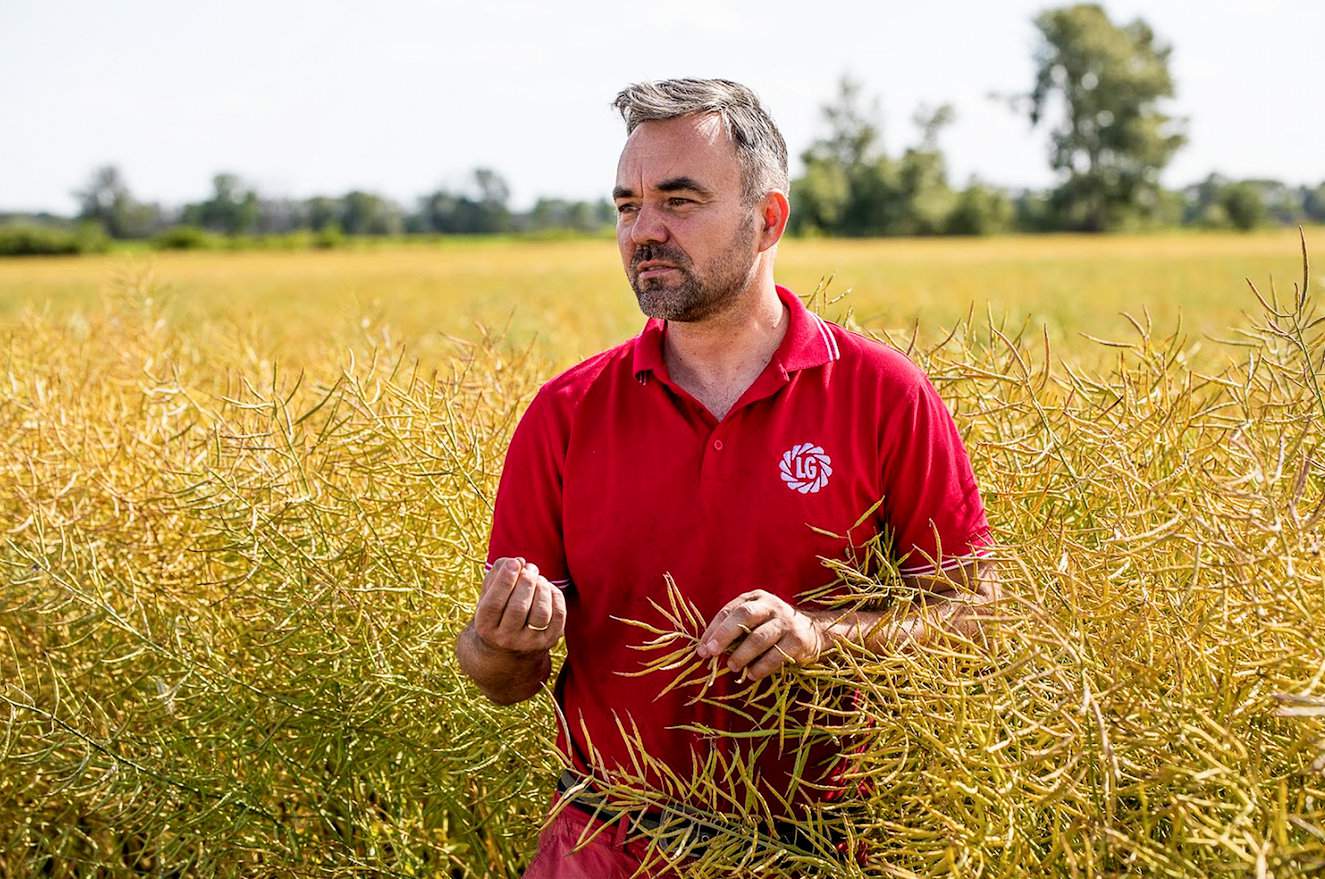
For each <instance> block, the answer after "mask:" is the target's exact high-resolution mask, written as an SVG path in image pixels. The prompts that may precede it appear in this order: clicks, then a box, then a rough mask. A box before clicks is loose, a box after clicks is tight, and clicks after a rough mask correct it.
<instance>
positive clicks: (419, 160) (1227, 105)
mask: <svg viewBox="0 0 1325 879" xmlns="http://www.w3.org/2000/svg"><path fill="white" fill-rule="evenodd" d="M1048 5H1051V4H1047V3H1044V2H1023V0H998V2H996V3H991V2H982V0H963V2H957V0H928V2H924V3H914V2H897V0H874V2H871V3H861V2H837V0H815V2H806V0H797V2H781V0H763V2H760V3H758V4H753V3H748V2H747V3H741V4H736V3H728V2H724V0H695V2H692V0H670V2H665V3H656V4H642V3H619V2H617V3H609V2H600V0H587V2H577V0H563V2H556V3H554V2H502V0H487V2H475V0H465V2H449V0H446V2H441V0H433V2H426V0H377V2H367V0H363V2H352V3H351V2H338V0H320V2H315V3H314V2H285V0H265V2H252V0H229V2H226V3H206V4H204V3H191V2H179V0H170V2H161V0H122V2H116V3H106V2H87V0H84V2H70V0H0V210H51V211H55V212H58V213H70V212H73V211H74V210H75V201H74V199H73V197H72V195H71V193H72V191H73V190H75V189H77V188H78V187H79V186H80V185H81V184H82V183H83V182H84V181H85V180H86V179H87V178H88V176H89V175H90V173H91V171H92V169H93V168H95V167H97V166H98V165H102V164H106V163H112V164H116V165H118V166H119V167H120V169H121V170H122V172H123V173H124V175H125V177H126V179H127V181H128V183H129V186H130V188H131V189H132V191H133V193H134V195H135V196H136V197H138V198H139V199H142V200H147V201H160V202H163V203H165V204H171V205H174V204H180V203H183V202H185V201H190V200H197V199H200V198H203V197H205V196H206V195H207V193H208V192H209V191H210V181H211V177H212V175H213V174H214V173H216V172H218V171H231V172H234V173H237V174H239V175H240V176H241V177H242V178H244V179H245V180H246V181H248V182H250V183H251V184H253V185H255V186H257V188H258V189H259V191H261V192H262V193H263V194H265V195H270V196H288V197H307V196H310V195H314V194H328V195H335V194H341V193H344V192H346V191H348V190H350V189H354V188H359V189H366V190H370V191H374V192H380V193H382V194H384V195H388V196H390V197H392V198H395V199H397V200H399V201H401V202H402V203H403V204H405V205H406V206H410V205H412V204H413V202H414V200H415V198H416V197H417V196H419V195H421V194H423V193H425V192H429V191H432V190H434V189H436V188H437V187H438V186H450V187H455V186H458V185H460V184H462V183H463V181H464V180H465V178H466V176H467V174H468V172H469V170H470V169H472V168H473V167H475V166H479V165H483V166H488V167H491V168H495V169H496V170H497V171H499V172H500V173H501V174H502V175H503V176H504V177H505V178H506V179H507V180H508V181H509V183H510V184H511V189H512V196H513V197H512V202H513V204H514V206H515V207H517V208H523V207H527V206H528V205H529V204H531V203H532V201H533V200H534V199H535V198H536V197H537V196H540V195H549V196H562V197H572V198H600V197H607V196H608V195H609V193H610V190H611V186H612V180H613V175H614V173H615V169H616V160H617V156H618V155H619V153H620V149H621V145H622V142H623V141H624V138H625V132H624V128H623V125H622V123H621V120H620V117H619V116H617V115H616V114H615V111H613V110H612V109H611V107H610V104H611V101H612V98H613V97H614V96H615V94H616V92H617V91H618V90H619V89H620V88H622V87H623V86H624V85H626V84H628V83H631V82H636V81H639V80H645V79H661V78H666V77H672V76H720V77H725V78H728V79H735V80H738V81H740V82H743V83H745V84H746V85H749V86H750V87H752V88H753V89H754V90H755V91H756V92H757V93H758V94H759V95H760V98H761V100H762V101H763V102H764V104H765V106H766V107H767V108H768V110H769V111H770V113H771V114H772V115H773V118H774V119H775V120H776V121H777V123H778V125H779V127H780V128H781V129H782V132H783V135H784V137H785V138H786V140H787V144H788V147H789V149H790V151H791V153H792V155H793V161H792V172H793V174H794V173H795V172H796V170H797V167H798V164H799V162H798V159H797V158H795V157H796V156H798V155H799V153H800V152H801V151H802V150H804V149H805V147H806V146H808V145H809V144H810V142H811V141H812V140H813V139H814V138H815V137H816V135H818V134H819V133H821V132H822V130H823V126H822V122H821V117H820V109H819V108H820V106H821V105H822V104H823V103H824V102H825V101H827V100H828V99H830V98H831V97H832V96H833V95H834V93H835V91H836V83H837V81H838V80H839V78H840V77H841V76H842V75H843V74H850V75H852V76H853V77H855V78H857V79H858V80H860V81H861V82H862V83H863V84H864V86H865V88H866V90H867V92H868V93H870V94H875V95H878V96H879V98H880V102H881V107H882V121H883V130H884V143H885V147H886V148H887V149H888V150H889V151H890V152H891V153H893V154H897V153H899V152H900V151H901V150H902V149H903V148H905V147H906V146H907V145H909V144H911V143H912V142H914V140H915V139H916V134H915V129H914V126H913V125H912V123H911V121H910V120H911V117H912V114H913V113H914V112H915V110H916V109H917V107H918V106H920V105H922V104H927V105H931V106H933V105H937V104H939V103H943V102H948V103H951V104H952V105H953V106H954V108H955V109H956V112H957V119H956V122H955V123H954V124H953V125H952V126H951V127H950V128H948V129H947V130H946V131H945V132H944V135H943V137H942V139H941V141H940V144H941V146H942V147H943V149H944V150H945V152H946V154H947V156H948V159H949V168H950V176H951V179H952V180H953V181H954V182H955V183H957V184H964V183H965V182H966V181H967V179H968V178H969V177H970V176H971V175H978V176H980V177H981V178H982V179H984V180H987V181H991V182H995V183H998V184H1002V185H1006V186H1047V185H1049V184H1051V183H1052V182H1053V180H1054V177H1053V175H1052V172H1051V171H1050V169H1049V167H1048V158H1047V155H1048V153H1047V149H1048V148H1047V132H1046V131H1045V130H1044V129H1043V128H1041V129H1039V130H1032V129H1031V128H1030V126H1029V123H1028V122H1027V120H1026V119H1025V118H1024V117H1021V116H1017V115H1015V114H1014V113H1013V112H1011V111H1010V110H1008V109H1007V107H1006V106H1005V105H1004V104H1002V103H1000V102H999V101H997V100H994V99H992V98H991V97H990V95H991V93H1004V94H1008V93H1017V92H1023V93H1024V92H1026V91H1028V90H1029V88H1030V86H1031V79H1032V60H1031V52H1032V49H1033V47H1034V45H1035V31H1034V28H1033V26H1032V24H1031V19H1032V17H1033V16H1034V15H1035V13H1036V12H1038V11H1040V10H1041V9H1043V8H1045V7H1046V6H1048ZM1105 8H1106V9H1107V11H1108V12H1109V14H1110V15H1111V16H1112V17H1113V19H1114V20H1115V21H1125V20H1130V19H1131V18H1133V17H1135V16H1137V15H1142V16H1143V17H1144V18H1145V19H1146V20H1147V21H1148V22H1149V23H1150V24H1151V26H1152V27H1153V28H1154V29H1155V30H1156V32H1157V33H1158V34H1159V35H1160V37H1161V38H1162V39H1164V40H1166V41H1168V42H1170V43H1171V44H1172V45H1173V46H1174V52H1173V58H1172V70H1173V73H1174V76H1175V79H1176V83H1177V95H1176V98H1175V100H1174V101H1172V102H1171V103H1170V105H1169V107H1168V109H1169V110H1170V111H1171V112H1173V113H1175V114H1176V115H1179V116H1183V117H1186V118H1187V119H1188V128H1187V131H1188V135H1189V138H1190V142H1189V144H1188V146H1187V147H1186V148H1184V149H1183V150H1182V151H1181V152H1180V153H1178V155H1177V157H1176V158H1175V159H1174V160H1173V162H1172V163H1171V164H1170V166H1169V168H1168V169H1167V170H1166V171H1165V174H1164V177H1163V179H1164V182H1165V183H1166V184H1168V185H1170V186H1180V185H1184V184H1186V183H1189V182H1193V181H1195V180H1198V179H1200V178H1203V177H1204V176H1205V175H1206V174H1207V173H1209V172H1211V171H1218V172H1220V173H1223V174H1225V175H1228V176H1232V177H1276V178H1279V179H1283V180H1286V181H1287V182H1290V183H1312V184H1315V183H1319V182H1321V181H1322V180H1325V113H1321V112H1319V109H1318V108H1319V104H1320V100H1321V99H1320V97H1319V94H1318V91H1319V87H1320V84H1321V83H1322V82H1325V52H1321V51H1320V45H1321V38H1322V37H1323V36H1325V3H1321V2H1320V0H1293V2H1289V0H1256V2H1252V0H1242V2H1227V3H1218V4H1213V3H1197V2H1193V0H1181V2H1180V0H1147V2H1130V0H1129V2H1123V0H1119V2H1106V3H1105Z"/></svg>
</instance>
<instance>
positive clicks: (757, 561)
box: [457, 79, 998, 877]
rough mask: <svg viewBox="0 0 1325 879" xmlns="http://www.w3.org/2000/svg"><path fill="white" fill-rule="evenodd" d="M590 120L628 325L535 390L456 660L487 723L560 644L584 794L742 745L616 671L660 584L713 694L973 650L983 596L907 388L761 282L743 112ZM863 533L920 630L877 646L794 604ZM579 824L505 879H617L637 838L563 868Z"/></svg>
mask: <svg viewBox="0 0 1325 879" xmlns="http://www.w3.org/2000/svg"><path fill="white" fill-rule="evenodd" d="M615 106H616V107H617V108H618V109H619V110H620V111H621V113H622V116H623V117H624V119H625V121H626V128H627V135H628V136H627V140H626V144H625V148H624V149H623V151H622V153H621V158H620V161H619V163H618V166H617V175H616V186H615V189H614V198H615V201H616V206H617V211H618V217H619V219H618V224H617V241H618V245H619V247H620V251H621V259H622V263H623V265H624V267H625V270H626V275H627V277H628V278H629V281H630V284H631V286H632V287H633V288H634V290H635V295H636V297H637V299H638V302H639V306H640V308H641V310H642V311H643V312H644V313H645V314H646V315H647V316H648V317H649V318H650V320H649V321H648V323H647V324H646V326H645V328H644V330H643V332H642V333H641V334H640V335H639V336H638V337H636V338H634V339H631V340H630V341H628V342H626V343H624V344H622V345H619V346H617V347H615V348H613V349H611V350H609V351H605V352H603V353H601V354H599V355H597V356H595V357H592V358H590V359H589V360H586V361H585V362H583V363H581V364H579V365H578V366H575V367H573V368H572V369H570V370H568V371H567V372H565V373H563V374H562V375H560V376H558V377H556V378H554V379H552V380H551V381H549V382H548V383H547V384H546V385H544V386H543V388H542V389H541V390H540V391H539V393H538V394H537V396H536V397H535V398H534V400H533V402H532V403H531V404H530V406H529V409H528V411H527V412H526V413H525V415H524V416H523V418H522V419H521V421H520V423H519V425H518V426H517V428H516V430H515V433H514V435H513V437H512V440H511V445H510V449H509V451H508V453H507V458H506V465H505V469H504V470H503V473H502V477H501V483H500V486H499V488H498V492H497V499H496V504H495V508H494V521H493V529H492V537H491V542H490V546H489V554H488V562H489V569H488V573H487V575H486V577H485V578H484V581H483V588H482V595H481V597H480V599H479V602H478V605H477V607H476V609H475V613H474V619H473V622H472V623H471V624H470V626H469V627H468V628H467V629H466V630H465V632H464V633H463V634H462V635H461V636H460V639H459V642H458V645H457V652H458V654H459V658H460V662H461V667H462V668H463V669H464V671H465V672H466V673H467V674H468V675H469V676H470V677H472V678H473V679H474V681H475V682H476V683H477V684H478V686H479V687H480V689H481V690H482V691H483V692H484V693H485V694H486V695H487V697H488V698H490V699H492V700H493V701H494V702H498V703H501V704H510V703H514V702H518V701H521V700H523V699H527V698H529V697H530V696H533V695H534V694H535V693H537V692H538V691H539V690H540V688H541V687H542V686H543V685H544V683H545V681H546V680H547V678H548V677H549V675H550V671H551V659H550V654H549V651H550V649H551V648H552V647H553V646H555V645H556V643H557V642H558V640H559V639H560V638H561V637H562V635H563V633H564V635H565V638H566V651H567V659H566V662H565V663H564V665H563V667H562V669H561V673H560V675H559V677H558V679H557V681H556V689H555V695H556V701H557V704H558V709H559V711H560V714H561V716H562V717H563V718H564V722H563V723H562V724H561V729H560V730H559V735H558V746H559V747H560V749H561V750H562V753H563V754H564V755H565V756H566V758H567V760H568V761H570V763H571V765H572V766H573V767H574V772H572V773H571V774H570V776H569V778H570V780H571V781H580V780H583V779H589V780H590V782H591V781H592V780H593V779H595V778H600V779H601V778H604V777H606V776H610V775H611V774H613V773H614V772H616V771H620V772H622V773H623V774H629V770H631V769H632V767H633V766H634V765H635V764H634V763H633V761H632V747H631V745H630V743H628V742H627V741H626V739H627V737H635V736H637V737H638V741H636V742H635V743H634V744H635V747H636V749H638V747H639V746H640V745H642V746H643V749H644V751H645V752H646V753H647V754H648V755H649V756H650V757H652V758H655V759H658V760H661V761H663V763H664V764H665V765H666V766H668V767H670V768H671V769H672V770H673V771H674V772H676V773H677V774H678V775H681V776H684V775H685V773H687V772H689V771H690V770H691V768H692V765H693V763H692V761H693V760H694V759H695V758H699V759H700V760H701V761H702V759H703V758H704V756H705V755H706V754H708V753H709V752H710V751H712V750H713V749H718V750H720V751H722V752H723V756H724V758H725V759H726V760H727V761H728V762H729V761H730V759H734V758H735V757H736V756H738V754H737V752H738V751H739V749H740V748H741V747H743V745H742V742H743V741H744V740H743V739H741V738H739V737H724V736H719V737H716V738H706V737H705V736H703V735H702V734H701V733H699V732H695V731H693V729H691V730H684V729H678V728H677V727H678V725H680V724H691V725H692V726H693V725H702V726H708V727H710V728H716V729H723V730H730V731H739V730H741V729H748V728H749V727H748V722H749V717H748V714H742V713H741V712H738V711H725V710H723V709H722V708H719V707H715V706H714V705H713V704H711V703H709V702H696V703H695V704H686V703H687V702H688V701H691V696H692V693H690V692H686V691H685V688H683V687H678V688H675V689H673V690H671V691H668V692H666V693H663V694H662V695H661V696H660V695H659V691H660V690H662V689H663V688H664V687H665V685H666V683H667V681H668V680H670V675H668V674H666V673H665V672H664V673H662V674H661V675H656V676H655V675H647V676H643V677H641V676H638V675H636V676H628V675H627V673H631V672H635V673H637V672H638V671H639V669H640V664H641V656H642V654H641V653H640V652H639V651H638V650H636V649H633V645H638V644H639V643H640V641H641V638H640V637H639V634H640V631H641V630H640V629H638V628H633V627H631V626H629V625H628V624H627V623H625V622H622V619H623V618H625V619H636V620H649V621H650V622H652V623H656V622H657V619H654V618H651V617H650V614H652V613H653V610H652V605H651V604H650V599H652V600H653V601H654V602H657V603H658V604H660V605H662V606H664V607H665V606H667V591H666V590H667V586H666V576H667V575H668V574H670V575H671V577H672V578H673V579H674V582H675V583H676V586H677V588H678V589H679V590H680V591H681V592H682V593H684V594H685V596H686V598H687V599H688V600H689V601H690V602H692V603H693V604H694V606H695V607H696V608H697V609H698V611H699V613H700V614H701V616H702V618H703V620H704V621H705V623H704V625H705V628H704V631H703V633H702V636H701V637H700V638H699V640H698V642H697V646H696V654H697V656H698V657H699V658H701V659H708V658H712V657H723V659H722V661H724V662H725V663H726V665H727V667H728V668H729V669H731V670H732V672H733V673H732V674H730V675H725V676H722V677H720V678H718V680H717V681H715V682H714V685H713V688H712V690H711V691H710V692H711V694H712V695H716V696H721V695H724V694H726V693H731V692H735V691H736V690H738V689H740V688H741V687H742V686H743V685H744V683H743V682H742V681H741V680H740V679H741V678H744V679H745V680H746V681H748V680H749V679H754V680H756V681H759V680H762V679H764V678H766V677H767V676H769V675H772V674H774V673H776V672H777V671H778V670H779V669H780V668H781V667H782V666H783V665H785V664H787V663H789V662H790V663H800V664H810V663H813V662H815V661H816V660H817V659H818V657H819V656H820V654H821V653H822V652H823V651H824V650H825V648H826V647H827V646H829V645H830V644H831V643H832V642H833V641H835V640H839V639H850V640H854V641H856V642H858V643H861V644H863V645H865V646H866V647H867V648H868V649H871V650H876V651H889V650H897V649H909V648H911V647H913V646H914V645H917V644H922V643H925V642H927V641H930V640H932V639H936V638H942V637H944V636H945V635H946V634H947V633H951V632H959V633H962V634H965V635H968V636H969V635H973V634H975V633H976V632H977V630H978V627H979V623H980V617H981V615H982V609H987V607H988V603H989V602H992V601H993V600H995V599H996V598H997V591H998V590H997V585H996V582H995V580H994V578H993V576H992V572H991V571H990V569H989V564H990V563H989V562H988V560H987V559H983V558H982V556H983V555H984V553H985V551H986V550H985V548H986V546H987V544H988V540H989V537H988V525H987V523H986V519H985V513H984V508H983V505H982V503H981V500H980V496H979V492H978V490H977V488H976V483H975V478H974V476H973V475H972V472H971V467H970V463H969V461H968V459H967V456H966V452H965V450H964V449H963V447H962V443H961V440H960V437H959V436H958V433H957V430H956V427H955V425H954V424H953V420H952V418H951V416H950V415H949V413H948V411H947V409H946V408H945V407H944V404H943V403H942V401H941V400H940V399H939V397H938V395H937V393H935V391H934V388H933V386H932V385H931V384H930V382H929V381H928V379H927V378H926V377H925V376H924V374H923V373H922V372H921V371H920V370H919V369H918V368H917V367H916V366H915V365H913V364H912V363H911V362H910V361H909V360H907V359H906V358H905V357H904V356H902V355H901V354H899V353H898V352H896V351H893V350H892V349H891V348H888V347H886V346H884V345H880V344H878V343H875V342H873V341H871V340H868V339H866V338H864V337H862V336H859V335H857V334H854V333H851V332H848V331H846V330H844V329H842V328H840V327H838V326H835V325H833V324H830V323H828V322H826V321H823V320H821V319H820V318H818V317H817V316H815V315H814V314H812V313H811V312H809V311H808V310H807V309H806V308H805V306H804V305H803V304H802V303H801V302H800V300H799V299H798V298H797V297H796V296H795V294H793V293H792V292H791V291H789V290H787V289H786V288H784V287H781V286H778V285H777V284H775V283H774V280H773V260H774V256H775V253H776V247H777V244H778V241H779V240H780V239H781V237H782V234H783V231H784V230H785V229H786V224H787V218H788V211H789V206H788V200H787V192H788V190H789V185H788V175H787V150H786V145H785V143H784V142H783V139H782V136H781V134H780V133H779V132H778V130H777V128H776V126H775V125H774V124H773V121H772V120H771V119H770V118H769V117H768V115H767V114H766V113H765V112H764V110H763V108H762V107H761V106H760V104H759V102H758V100H757V99H756V97H755V96H754V94H753V93H752V92H751V91H750V90H749V89H747V88H745V87H743V86H741V85H738V84H736V83H733V82H729V81H726V80H689V79H682V80H669V81H664V82H654V83H642V84H637V85H633V86H631V87H629V88H627V89H625V90H624V91H622V92H621V93H620V94H619V95H618V96H617V99H616V102H615ZM880 498H882V503H881V504H879V503H877V502H878V501H879V500H880ZM871 507H874V508H875V511H874V513H873V514H871V515H870V516H868V517H865V518H864V521H860V522H859V524H858V525H855V527H854V529H853V524H854V523H857V522H858V520H861V519H862V513H864V512H866V511H868V510H870V509H871ZM807 526H814V527H807ZM884 530H886V531H887V533H889V534H891V536H892V540H893V551H894V552H895V554H896V555H897V557H898V559H899V564H900V568H899V570H900V571H901V573H902V574H903V575H904V576H905V578H906V579H907V580H908V581H910V582H911V583H912V584H913V585H916V586H918V587H921V588H924V589H926V590H928V594H930V595H932V597H933V600H932V601H930V602H927V603H926V606H925V612H923V613H922V612H920V611H917V612H916V613H914V614H912V615H910V616H906V617H904V618H902V619H900V620H895V621H892V622H890V623H889V624H888V625H886V626H885V625H880V624H879V623H880V620H881V619H882V618H883V614H882V613H870V612H866V611H860V612H856V613H849V614H843V613H841V612H826V611H823V610H814V609H808V608H805V607H798V606H797V603H796V601H797V596H798V595H799V594H800V593H802V592H804V591H805V590H807V589H810V588H812V587H815V586H820V585H823V584H824V583H825V581H827V580H831V579H832V578H831V577H829V576H825V574H826V571H825V569H824V568H823V566H822V563H821V562H820V559H819V557H820V556H823V557H839V558H840V557H842V555H843V552H844V551H845V550H846V548H847V546H848V544H849V543H854V544H856V545H860V544H862V543H864V542H865V540H867V539H868V538H869V537H870V536H871V535H872V534H876V533H878V532H880V531H884ZM834 535H835V536H834ZM959 593H962V594H959ZM972 596H974V600H972ZM673 673H674V672H673ZM623 730H624V731H625V733H626V735H623ZM764 743H765V744H767V743H768V740H765V741H764ZM636 753H637V751H636ZM797 756H798V755H797V754H796V753H795V752H794V750H782V749H779V748H776V747H772V748H768V747H766V748H764V749H763V750H762V751H760V752H759V753H758V754H756V755H754V756H753V757H752V761H753V764H754V765H755V767H756V771H757V774H758V780H759V784H760V785H761V790H763V791H766V792H767V794H768V802H769V803H770V805H772V806H775V807H776V806H777V805H778V804H779V803H791V802H793V801H796V802H799V801H802V800H803V798H804V797H806V796H809V795H810V792H809V790H807V786H806V785H803V784H800V783H799V782H798V779H797V776H796V773H795V770H794V766H795V763H796V759H797ZM801 756H802V758H803V757H804V755H801ZM812 756H813V757H814V759H811V760H810V761H808V762H807V763H806V764H805V765H807V766H809V767H811V769H810V770H809V773H810V774H811V775H813V774H815V773H818V774H819V775H820V776H821V777H827V776H828V773H829V772H830V771H831V769H832V763H831V760H829V759H826V758H831V757H832V756H834V755H824V754H817V755H812ZM724 765H726V764H725V763H724ZM567 784H569V782H568V781H564V782H563V785H562V788H563V789H564V788H565V786H566V785H567ZM573 804H574V802H573ZM784 817H787V818H793V817H795V816H794V815H785V816H784ZM598 823H599V822H596V821H595V820H594V819H591V818H590V817H589V815H588V814H587V810H584V809H579V808H566V809H565V810H564V811H563V812H562V813H561V814H560V815H559V816H558V818H557V820H556V821H555V822H554V823H553V824H551V825H550V826H549V827H548V828H546V829H545V831H544V833H543V835H542V837H541V839H540V848H539V852H538V855H537V856H536V858H535V861H534V863H533V864H532V865H531V866H530V868H529V871H528V872H527V873H526V874H525V875H526V876H527V877H569V876H594V877H604V876H614V875H621V876H628V875H630V873H631V872H632V869H633V867H634V866H638V864H639V857H640V855H641V853H642V851H643V842H642V841H640V840H639V839H636V838H632V837H630V836H627V835H626V828H627V826H628V822H627V821H626V820H620V821H617V822H615V823H614V824H613V826H612V831H611V832H604V833H601V834H600V835H598V836H597V837H596V839H595V841H594V842H593V843H591V844H590V845H589V846H587V847H585V848H584V849H582V850H581V851H579V852H576V853H574V854H571V853H570V849H571V847H572V846H573V845H574V844H575V841H576V837H577V836H578V834H579V832H580V831H581V830H582V829H584V828H585V827H586V825H589V826H590V832H592V831H593V829H594V828H596V827H597V825H598Z"/></svg>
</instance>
